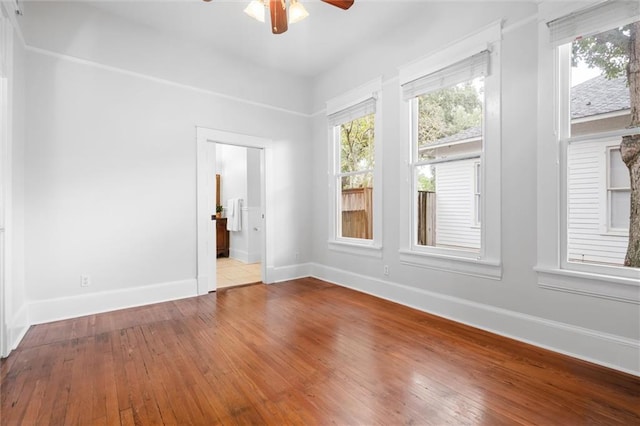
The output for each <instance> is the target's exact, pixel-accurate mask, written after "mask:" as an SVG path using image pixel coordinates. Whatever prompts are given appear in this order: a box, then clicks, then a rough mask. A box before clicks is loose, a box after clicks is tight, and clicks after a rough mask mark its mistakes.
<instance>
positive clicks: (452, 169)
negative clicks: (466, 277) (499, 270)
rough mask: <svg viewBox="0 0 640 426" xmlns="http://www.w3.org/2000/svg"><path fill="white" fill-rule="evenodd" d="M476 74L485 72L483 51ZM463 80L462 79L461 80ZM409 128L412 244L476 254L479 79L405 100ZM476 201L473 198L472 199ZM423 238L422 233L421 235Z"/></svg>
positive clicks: (481, 97) (481, 94)
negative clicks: (413, 214)
mask: <svg viewBox="0 0 640 426" xmlns="http://www.w3.org/2000/svg"><path fill="white" fill-rule="evenodd" d="M480 55H481V56H482V57H483V59H479V58H472V59H471V61H469V62H470V63H469V64H468V65H466V66H469V67H472V66H474V64H473V63H472V62H473V61H480V60H481V61H482V62H483V63H484V66H483V67H478V70H477V73H478V74H485V73H486V65H487V64H488V61H487V59H486V57H487V56H488V52H485V53H481V54H480ZM462 78H468V77H466V76H465V77H462ZM410 102H411V104H412V105H411V107H412V116H413V117H414V118H415V120H414V123H415V124H414V125H413V126H414V128H413V129H412V134H413V138H412V150H413V151H415V152H416V155H415V156H414V160H413V161H412V164H411V166H412V167H413V169H414V176H415V181H414V186H415V188H416V194H414V200H415V201H416V202H417V205H416V206H415V207H414V211H416V212H417V216H416V217H415V218H414V221H413V223H414V226H415V231H414V232H415V235H416V242H415V243H416V244H417V245H418V246H421V245H427V246H434V247H441V248H450V249H456V250H468V251H472V252H476V253H477V252H479V251H480V229H478V227H477V226H476V225H477V224H478V223H479V222H477V217H478V214H479V210H480V209H479V206H476V205H475V200H474V201H473V203H470V201H471V200H473V199H474V198H475V193H476V192H477V193H478V194H479V189H478V188H477V185H478V184H479V183H480V182H479V181H477V180H476V176H475V164H478V173H479V171H480V170H479V169H480V162H479V161H476V160H477V159H479V158H480V155H481V153H482V141H483V136H482V117H483V110H484V78H483V76H479V77H476V78H473V79H467V80H466V81H463V82H460V83H458V84H455V85H453V86H449V87H444V88H441V89H439V90H436V91H432V92H428V93H423V94H421V95H419V96H416V97H414V98H413V99H411V100H410ZM478 200H479V198H478ZM426 233H427V234H428V235H425V234H426Z"/></svg>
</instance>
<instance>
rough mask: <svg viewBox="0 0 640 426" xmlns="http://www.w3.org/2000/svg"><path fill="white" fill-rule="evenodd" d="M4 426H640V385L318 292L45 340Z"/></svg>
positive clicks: (256, 298) (211, 304)
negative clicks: (530, 425)
mask: <svg viewBox="0 0 640 426" xmlns="http://www.w3.org/2000/svg"><path fill="white" fill-rule="evenodd" d="M0 379H1V382H0V390H1V395H0V424H1V425H16V424H17V425H19V424H28V425H31V424H37V425H63V424H83V425H84V424H91V425H94V424H95V425H97V424H100V425H102V424H105V425H155V424H158V425H162V424H166V425H175V424H185V425H188V424H191V425H212V424H222V425H227V424H229V425H234V424H237V425H244V424H276V425H284V424H291V425H314V424H322V425H324V424H337V425H346V424H349V425H352V424H367V425H388V424H421V425H442V424H453V425H460V424H490V425H513V424H523V425H528V424H544V425H575V424H602V425H613V424H621V425H631V424H640V378H638V377H634V376H631V375H627V374H623V373H620V372H616V371H613V370H609V369H606V368H603V367H599V366H595V365H593V364H589V363H587V362H584V361H580V360H576V359H572V358H569V357H566V356H563V355H559V354H555V353H552V352H549V351H546V350H544V349H540V348H536V347H533V346H530V345H527V344H524V343H521V342H516V341H513V340H510V339H506V338H503V337H499V336H496V335H493V334H491V333H488V332H485V331H482V330H477V329H474V328H472V327H468V326H465V325H462V324H458V323H453V322H451V321H448V320H446V319H443V318H438V317H435V316H432V315H428V314H426V313H423V312H420V311H417V310H415V309H410V308H407V307H405V306H401V305H398V304H395V303H391V302H388V301H385V300H382V299H378V298H375V297H372V296H368V295H365V294H361V293H357V292H355V291H352V290H349V289H346V288H343V287H338V286H335V285H332V284H329V283H326V282H323V281H320V280H317V279H313V278H305V279H299V280H292V281H287V282H284V283H280V284H277V285H269V286H267V285H251V286H246V287H238V288H230V289H226V290H224V291H220V292H218V294H215V293H213V294H209V295H206V296H201V297H197V298H190V299H184V300H178V301H173V302H167V303H162V304H156V305H150V306H145V307H140V308H133V309H126V310H122V311H116V312H111V313H105V314H99V315H90V316H87V317H82V318H75V319H72V320H67V321H57V322H54V323H51V324H42V325H37V326H34V327H32V328H31V329H30V330H29V332H28V333H27V335H26V336H25V338H24V340H23V341H22V343H21V344H20V346H19V347H18V348H17V349H16V350H15V351H14V352H13V353H12V354H11V355H10V357H9V358H8V359H5V360H2V361H1V362H0Z"/></svg>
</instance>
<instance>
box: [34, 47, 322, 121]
mask: <svg viewBox="0 0 640 426" xmlns="http://www.w3.org/2000/svg"><path fill="white" fill-rule="evenodd" d="M25 49H26V50H27V51H30V52H33V53H38V54H41V55H45V56H50V57H53V58H56V59H60V60H64V61H68V62H73V63H76V64H80V65H85V66H89V67H93V68H98V69H102V70H105V71H110V72H114V73H118V74H123V75H127V76H130V77H135V78H140V79H143V80H147V81H153V82H154V83H160V84H164V85H167V86H172V87H177V88H180V89H184V90H189V91H192V92H197V93H202V94H206V95H209V96H215V97H217V98H221V99H227V100H231V101H234V102H239V103H243V104H246V105H251V106H257V107H260V108H265V109H269V110H272V111H278V112H282V113H285V114H291V115H295V116H298V117H304V118H311V117H312V114H308V113H305V112H300V111H294V110H290V109H286V108H281V107H277V106H274V105H269V104H265V103H262V102H256V101H252V100H249V99H244V98H240V97H238V96H233V95H227V94H224V93H220V92H216V91H214V90H209V89H203V88H201V87H197V86H191V85H188V84H183V83H178V82H176V81H171V80H167V79H164V78H159V77H153V76H150V75H148V74H143V73H139V72H135V71H129V70H127V69H124V68H119V67H114V66H111V65H105V64H101V63H99V62H96V61H91V60H88V59H82V58H77V57H75V56H70V55H64V54H61V53H57V52H52V51H50V50H46V49H41V48H39V47H33V46H29V45H27V44H25Z"/></svg>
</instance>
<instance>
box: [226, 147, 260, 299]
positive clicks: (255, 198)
mask: <svg viewBox="0 0 640 426" xmlns="http://www.w3.org/2000/svg"><path fill="white" fill-rule="evenodd" d="M215 166H216V212H217V216H219V217H217V219H216V244H217V247H216V248H217V251H216V253H217V260H216V288H217V289H221V288H228V287H234V286H238V285H244V284H252V283H257V282H261V281H262V274H261V272H262V271H261V263H262V228H263V224H262V208H261V207H262V200H261V198H262V197H261V190H260V189H261V187H262V184H261V179H262V164H261V149H259V148H251V147H245V146H238V145H229V144H224V143H220V142H217V143H216V164H215Z"/></svg>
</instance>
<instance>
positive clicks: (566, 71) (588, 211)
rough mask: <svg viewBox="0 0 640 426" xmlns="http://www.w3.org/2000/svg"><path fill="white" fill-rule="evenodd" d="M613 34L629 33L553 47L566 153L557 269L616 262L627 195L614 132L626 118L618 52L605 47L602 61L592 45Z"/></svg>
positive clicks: (616, 30)
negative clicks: (560, 258)
mask: <svg viewBox="0 0 640 426" xmlns="http://www.w3.org/2000/svg"><path fill="white" fill-rule="evenodd" d="M621 35H622V36H627V37H628V36H629V31H628V25H627V26H623V27H619V26H616V27H612V28H609V29H605V30H604V31H599V32H596V33H595V34H593V35H589V36H586V37H578V38H577V39H576V40H574V41H572V42H570V43H566V44H563V45H560V46H559V47H558V51H559V58H560V70H559V73H558V76H559V78H560V82H559V87H561V88H564V92H562V93H560V98H559V99H560V109H559V111H560V141H561V144H560V147H561V149H562V150H563V151H564V153H563V155H562V158H565V159H566V160H565V164H564V165H563V167H564V168H565V180H564V182H565V183H564V184H563V185H564V187H565V189H564V190H565V192H566V198H564V200H565V202H566V219H565V221H564V223H565V231H564V232H565V233H566V246H565V247H564V248H563V250H564V254H563V259H566V263H565V264H564V267H567V268H570V269H571V268H578V269H580V268H582V267H586V266H589V268H591V266H593V267H596V268H597V267H602V266H605V267H621V266H622V265H623V264H624V257H625V254H626V249H627V244H628V235H629V216H630V194H631V191H630V185H629V172H628V169H627V167H626V165H625V164H624V163H623V162H622V160H621V158H620V149H619V146H620V142H621V133H622V132H624V133H625V134H628V133H629V130H628V129H626V128H627V127H628V126H629V123H630V98H629V89H628V86H627V82H626V73H625V72H624V68H625V66H624V61H625V53H624V52H623V51H620V52H616V51H615V50H613V52H614V54H613V56H611V55H612V54H611V53H609V55H610V56H609V57H607V58H606V59H604V61H605V62H602V60H603V59H602V58H600V56H602V55H603V53H602V52H601V49H602V47H601V45H600V46H599V45H598V43H600V42H601V41H602V40H610V39H611V37H620V36H621ZM607 42H608V41H607ZM626 61H627V62H628V56H626ZM607 63H617V64H618V65H619V67H618V70H617V71H616V70H615V67H612V68H608V67H607ZM631 132H632V133H633V132H634V131H633V130H631ZM636 133H640V128H638V129H637V132H636ZM585 265H586V266H585ZM588 270H589V271H595V270H593V269H588ZM607 273H611V270H610V269H609V270H608V271H607Z"/></svg>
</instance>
